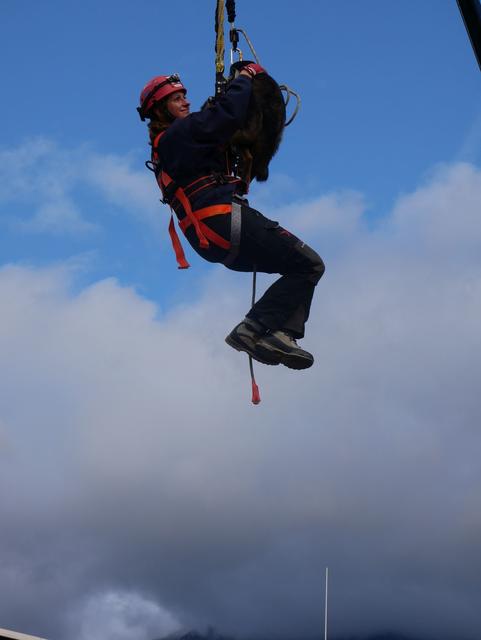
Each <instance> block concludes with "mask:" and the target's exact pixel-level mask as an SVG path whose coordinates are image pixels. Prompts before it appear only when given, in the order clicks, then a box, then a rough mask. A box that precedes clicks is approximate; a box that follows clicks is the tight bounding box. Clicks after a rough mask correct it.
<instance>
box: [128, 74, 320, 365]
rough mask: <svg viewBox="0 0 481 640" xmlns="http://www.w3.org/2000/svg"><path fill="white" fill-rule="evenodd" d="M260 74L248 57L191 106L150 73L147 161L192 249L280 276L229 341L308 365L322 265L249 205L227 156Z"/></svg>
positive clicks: (263, 355)
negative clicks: (214, 93) (220, 87)
mask: <svg viewBox="0 0 481 640" xmlns="http://www.w3.org/2000/svg"><path fill="white" fill-rule="evenodd" d="M261 73H266V72H265V70H264V69H263V68H262V67H261V66H260V65H258V64H254V63H250V62H246V63H245V65H243V66H242V65H241V69H240V73H239V75H238V77H237V78H236V79H234V80H233V81H232V82H231V83H230V84H229V86H228V87H227V89H226V91H225V93H223V94H222V95H220V96H218V97H217V98H216V100H215V102H214V104H213V105H211V106H209V107H208V108H206V109H203V110H201V111H196V112H192V113H191V112H190V103H189V101H188V99H187V90H186V88H185V86H184V85H183V84H182V82H181V80H180V78H179V77H178V76H177V75H172V76H156V77H155V78H153V79H152V80H150V81H149V82H148V83H147V84H146V85H145V87H144V88H143V89H142V92H141V95H140V106H139V107H138V108H137V110H138V112H139V115H140V117H141V119H142V120H143V121H145V120H146V119H148V120H149V123H148V128H149V138H150V145H151V147H152V149H151V161H149V162H148V163H147V164H148V166H149V168H150V169H151V170H152V171H154V172H155V175H156V178H157V182H158V184H159V186H160V188H161V191H162V194H163V202H164V203H168V204H169V205H170V206H171V208H172V210H173V211H174V212H175V214H176V216H177V218H178V221H179V226H180V228H181V229H182V231H183V233H184V234H185V236H186V238H187V240H188V242H189V243H190V245H191V246H192V247H193V249H194V250H195V251H196V252H197V253H198V254H199V255H200V256H201V257H202V258H204V259H205V260H208V261H209V262H215V263H222V264H224V265H225V266H226V267H228V268H229V269H232V270H234V271H243V272H252V271H254V270H257V271H259V272H264V273H278V274H280V276H281V277H280V278H279V279H278V280H276V281H275V282H274V283H273V284H272V285H271V286H270V287H269V288H268V289H267V291H266V292H265V293H264V295H263V296H262V297H261V298H260V299H259V300H258V301H257V302H256V303H255V304H254V305H253V306H252V308H251V309H250V310H249V312H248V313H247V315H246V317H245V318H244V319H243V320H242V321H241V322H240V323H239V324H238V325H237V326H236V327H234V329H233V330H232V331H231V332H230V333H229V335H228V336H227V337H226V342H227V344H228V345H230V346H231V347H233V348H234V349H236V350H238V351H244V352H246V353H247V354H249V355H250V356H251V357H252V358H254V359H255V360H257V361H259V362H262V363H264V364H269V365H278V364H283V365H285V366H287V367H289V368H291V369H306V368H308V367H310V366H311V365H312V364H313V362H314V358H313V356H312V354H311V353H309V352H308V351H305V350H304V349H302V348H301V347H299V345H298V344H297V340H299V339H300V338H303V337H304V330H305V323H306V321H307V319H308V317H309V310H310V307H311V301H312V297H313V294H314V289H315V287H316V285H317V283H318V281H319V280H320V278H321V277H322V275H323V273H324V263H323V261H322V259H321V257H320V256H319V255H318V254H317V253H316V252H315V251H314V250H313V249H311V248H310V247H308V246H307V244H305V243H304V242H302V241H301V240H300V239H299V238H297V237H296V236H295V235H294V234H292V233H290V232H289V231H287V230H286V229H284V228H283V227H281V226H280V225H279V224H278V223H277V222H275V221H274V220H270V219H268V218H266V217H265V216H264V215H262V214H261V213H260V212H259V211H256V210H255V209H253V208H251V207H250V206H249V203H248V201H247V200H246V199H245V197H244V196H245V193H246V190H247V185H246V184H245V183H243V182H242V181H241V180H240V179H239V178H237V177H235V176H233V175H232V174H231V167H230V164H229V163H230V156H229V151H228V143H229V139H230V138H231V136H232V135H233V134H234V133H235V131H237V130H238V129H240V128H242V126H243V124H244V123H245V120H246V116H247V110H248V106H249V100H250V96H251V85H252V78H253V77H254V76H255V75H256V74H261ZM169 232H170V235H171V240H172V244H173V247H174V250H175V253H176V257H177V262H178V265H179V268H187V267H188V266H189V264H188V263H187V261H186V259H185V255H184V253H183V250H182V246H181V243H180V240H179V238H178V236H177V234H176V231H175V227H174V222H173V218H172V217H171V221H170V226H169Z"/></svg>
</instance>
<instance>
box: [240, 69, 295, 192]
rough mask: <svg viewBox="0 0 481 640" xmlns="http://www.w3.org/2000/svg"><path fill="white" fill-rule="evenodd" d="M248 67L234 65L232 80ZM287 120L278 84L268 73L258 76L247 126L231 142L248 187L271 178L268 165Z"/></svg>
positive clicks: (242, 176)
mask: <svg viewBox="0 0 481 640" xmlns="http://www.w3.org/2000/svg"><path fill="white" fill-rule="evenodd" d="M246 64H248V62H236V63H234V64H233V65H232V66H231V68H230V76H229V80H233V79H234V78H235V77H236V75H237V74H238V72H239V71H240V69H242V67H243V66H245V65H246ZM285 121H286V107H285V104H284V98H283V95H282V93H281V90H280V89H279V85H278V84H277V82H276V81H275V80H274V79H273V78H272V77H271V76H270V75H268V74H267V73H259V74H257V75H255V76H254V77H253V78H252V94H251V99H250V103H249V109H248V114H247V121H246V124H245V126H244V127H243V128H242V129H239V130H238V131H236V133H235V134H234V135H233V137H232V138H231V140H230V146H231V147H232V150H233V152H234V154H235V155H237V156H238V157H239V159H240V163H239V164H240V166H239V167H238V173H239V175H240V177H241V178H242V179H243V180H244V181H245V182H246V183H247V184H249V182H251V180H254V178H255V179H256V180H258V181H259V182H264V181H265V180H267V178H268V177H269V163H270V161H271V160H272V158H273V156H274V154H275V153H276V151H277V150H278V148H279V145H280V143H281V139H282V133H283V131H284V125H285Z"/></svg>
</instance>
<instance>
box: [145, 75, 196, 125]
mask: <svg viewBox="0 0 481 640" xmlns="http://www.w3.org/2000/svg"><path fill="white" fill-rule="evenodd" d="M176 91H183V92H184V93H187V89H186V88H185V87H184V85H183V84H182V82H181V81H180V78H179V76H178V75H177V74H175V75H172V76H156V77H155V78H152V80H149V82H147V84H146V85H145V87H144V88H143V89H142V93H141V94H140V107H137V111H138V112H139V115H140V119H141V120H142V121H143V120H145V118H146V116H147V114H148V112H149V111H150V109H151V108H152V107H153V106H154V104H155V103H156V102H158V101H159V100H162V98H165V97H166V96H169V95H170V94H171V93H175V92H176Z"/></svg>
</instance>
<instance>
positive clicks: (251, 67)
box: [241, 62, 267, 77]
mask: <svg viewBox="0 0 481 640" xmlns="http://www.w3.org/2000/svg"><path fill="white" fill-rule="evenodd" d="M241 71H247V73H248V74H249V75H250V76H252V77H254V76H256V75H257V74H258V73H267V71H266V70H265V69H264V68H263V67H261V65H260V64H257V63H256V62H250V63H249V64H246V66H245V67H242V69H241Z"/></svg>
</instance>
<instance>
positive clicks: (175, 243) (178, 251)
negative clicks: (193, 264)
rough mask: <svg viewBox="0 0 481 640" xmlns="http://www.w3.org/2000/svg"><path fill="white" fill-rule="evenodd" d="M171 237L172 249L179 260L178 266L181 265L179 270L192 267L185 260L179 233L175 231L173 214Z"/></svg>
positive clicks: (171, 217) (170, 228) (170, 224)
mask: <svg viewBox="0 0 481 640" xmlns="http://www.w3.org/2000/svg"><path fill="white" fill-rule="evenodd" d="M169 235H170V239H171V241H172V247H173V248H174V253H175V257H176V259H177V264H178V265H179V269H188V268H189V267H190V264H189V263H188V262H187V260H186V258H185V253H184V250H183V249H182V245H181V243H180V240H179V236H178V235H177V231H176V230H175V224H174V216H173V215H172V214H171V216H170V222H169Z"/></svg>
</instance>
